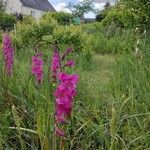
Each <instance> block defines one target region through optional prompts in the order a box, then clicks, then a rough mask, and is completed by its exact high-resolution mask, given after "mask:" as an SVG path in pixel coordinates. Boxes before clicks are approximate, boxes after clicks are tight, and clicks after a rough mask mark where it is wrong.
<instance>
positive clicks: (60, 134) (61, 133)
mask: <svg viewBox="0 0 150 150" xmlns="http://www.w3.org/2000/svg"><path fill="white" fill-rule="evenodd" d="M56 135H58V136H65V133H64V131H63V130H61V129H58V128H56Z"/></svg>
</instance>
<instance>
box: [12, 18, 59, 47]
mask: <svg viewBox="0 0 150 150" xmlns="http://www.w3.org/2000/svg"><path fill="white" fill-rule="evenodd" d="M56 26H57V22H56V21H55V20H54V19H52V18H51V17H49V16H44V17H43V18H41V19H40V20H39V23H38V22H36V20H34V19H33V18H32V17H26V18H24V19H23V21H22V22H18V23H17V25H16V32H15V33H14V34H15V36H14V41H15V42H16V43H15V45H16V46H17V47H20V48H21V47H22V46H27V45H34V46H35V45H36V44H37V43H39V42H41V41H42V37H43V36H45V35H47V34H48V35H52V34H53V30H54V28H55V27H56Z"/></svg>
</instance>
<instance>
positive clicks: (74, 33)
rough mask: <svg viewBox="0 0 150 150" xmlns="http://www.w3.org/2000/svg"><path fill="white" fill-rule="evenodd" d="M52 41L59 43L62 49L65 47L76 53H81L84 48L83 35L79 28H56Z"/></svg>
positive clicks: (84, 40) (84, 39)
mask: <svg viewBox="0 0 150 150" xmlns="http://www.w3.org/2000/svg"><path fill="white" fill-rule="evenodd" d="M53 39H54V40H55V41H56V42H57V43H59V44H60V45H61V47H62V48H63V47H65V48H66V46H67V45H69V46H71V47H73V48H74V49H75V50H76V51H81V50H83V49H84V48H86V45H85V43H86V38H85V33H84V32H83V31H82V28H81V27H80V26H78V27H77V26H73V25H71V26H68V27H63V26H58V27H57V28H55V30H54V34H53Z"/></svg>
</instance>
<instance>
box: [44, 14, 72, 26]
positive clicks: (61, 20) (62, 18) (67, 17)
mask: <svg viewBox="0 0 150 150" xmlns="http://www.w3.org/2000/svg"><path fill="white" fill-rule="evenodd" d="M45 15H50V16H51V17H52V18H53V19H55V20H56V21H57V22H58V24H59V25H69V24H70V23H71V22H72V19H73V16H72V15H71V14H69V13H65V12H52V13H49V14H45Z"/></svg>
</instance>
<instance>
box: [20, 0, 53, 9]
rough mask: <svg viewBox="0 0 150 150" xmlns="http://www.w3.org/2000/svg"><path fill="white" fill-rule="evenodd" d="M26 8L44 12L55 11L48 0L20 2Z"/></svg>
mask: <svg viewBox="0 0 150 150" xmlns="http://www.w3.org/2000/svg"><path fill="white" fill-rule="evenodd" d="M20 1H21V2H22V4H23V5H24V6H26V7H30V8H35V9H38V10H42V11H55V9H54V7H53V6H52V5H51V4H50V2H49V1H48V0H20Z"/></svg>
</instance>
